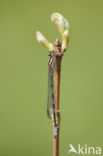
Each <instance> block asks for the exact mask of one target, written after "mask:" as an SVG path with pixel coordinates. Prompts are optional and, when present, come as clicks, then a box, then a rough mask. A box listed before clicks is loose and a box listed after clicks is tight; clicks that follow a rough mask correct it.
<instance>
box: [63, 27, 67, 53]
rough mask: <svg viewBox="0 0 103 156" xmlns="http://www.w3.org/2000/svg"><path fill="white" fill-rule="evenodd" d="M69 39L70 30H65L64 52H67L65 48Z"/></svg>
mask: <svg viewBox="0 0 103 156" xmlns="http://www.w3.org/2000/svg"><path fill="white" fill-rule="evenodd" d="M68 41H69V31H68V30H65V31H64V33H63V36H62V52H65V50H66V49H67V47H68Z"/></svg>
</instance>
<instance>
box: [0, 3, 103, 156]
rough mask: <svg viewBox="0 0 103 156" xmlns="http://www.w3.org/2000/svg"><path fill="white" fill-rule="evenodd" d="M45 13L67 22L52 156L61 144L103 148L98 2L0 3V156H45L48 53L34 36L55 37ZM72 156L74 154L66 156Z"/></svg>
mask: <svg viewBox="0 0 103 156" xmlns="http://www.w3.org/2000/svg"><path fill="white" fill-rule="evenodd" d="M53 12H60V13H61V14H63V15H64V17H65V18H67V19H68V20H69V22H70V42H69V48H68V50H67V52H66V53H65V56H64V58H63V61H62V73H61V74H62V77H61V97H60V109H61V130H60V156H67V155H68V150H69V144H70V143H71V144H73V145H74V146H75V147H76V146H77V144H81V145H85V144H87V145H88V146H102V145H103V121H102V120H103V1H102V0H99V1H98V0H84V1H83V0H77V1H76V0H63V1H58V0H57V1H54V0H52V1H47V0H44V1H42V0H25V1H24V0H4V1H2V0H1V1H0V156H35V155H37V156H41V155H44V156H52V122H50V121H49V119H48V118H47V115H46V104H47V80H48V78H47V77H48V69H47V64H48V51H47V49H45V48H44V47H42V46H41V45H40V44H39V43H38V42H37V41H36V38H35V32H36V30H40V31H41V32H42V33H43V34H44V35H45V37H47V38H48V40H49V41H50V42H54V41H55V39H56V38H59V39H61V36H60V35H59V33H58V31H57V29H56V28H55V26H54V25H53V23H51V21H50V16H51V14H52V13H53ZM74 155H75V154H74Z"/></svg>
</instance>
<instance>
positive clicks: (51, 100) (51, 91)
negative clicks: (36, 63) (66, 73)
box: [47, 52, 57, 138]
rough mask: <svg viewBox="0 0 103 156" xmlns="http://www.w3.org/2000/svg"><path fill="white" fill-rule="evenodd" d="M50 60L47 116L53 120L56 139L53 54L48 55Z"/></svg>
mask: <svg viewBox="0 0 103 156" xmlns="http://www.w3.org/2000/svg"><path fill="white" fill-rule="evenodd" d="M49 56H50V60H49V63H48V101H47V115H48V117H49V118H52V119H53V128H54V137H55V138H56V137H57V125H56V113H55V98H54V72H55V53H54V52H50V53H49Z"/></svg>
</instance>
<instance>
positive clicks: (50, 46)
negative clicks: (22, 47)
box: [36, 31, 55, 51]
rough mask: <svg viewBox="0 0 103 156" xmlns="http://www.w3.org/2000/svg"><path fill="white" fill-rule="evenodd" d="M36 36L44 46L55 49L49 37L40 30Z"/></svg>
mask: <svg viewBox="0 0 103 156" xmlns="http://www.w3.org/2000/svg"><path fill="white" fill-rule="evenodd" d="M36 38H37V40H38V41H39V42H40V43H41V44H42V45H43V46H45V47H46V48H48V50H49V51H54V50H55V48H54V45H53V44H51V43H49V42H48V41H47V39H46V38H45V37H44V36H43V35H42V34H41V33H40V32H39V31H37V32H36Z"/></svg>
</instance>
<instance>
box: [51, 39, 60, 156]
mask: <svg viewBox="0 0 103 156" xmlns="http://www.w3.org/2000/svg"><path fill="white" fill-rule="evenodd" d="M55 47H56V53H57V56H56V76H55V79H56V80H55V112H56V114H57V118H59V120H57V138H54V139H53V156H59V132H60V110H59V109H60V107H59V95H60V72H61V60H62V53H61V43H60V41H59V40H56V42H55Z"/></svg>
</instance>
